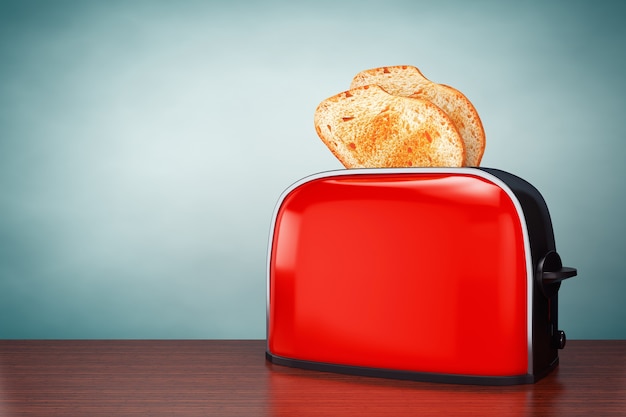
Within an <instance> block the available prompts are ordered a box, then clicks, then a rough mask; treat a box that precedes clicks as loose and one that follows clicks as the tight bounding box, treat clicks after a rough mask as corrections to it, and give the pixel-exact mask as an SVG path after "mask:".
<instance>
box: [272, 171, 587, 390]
mask: <svg viewBox="0 0 626 417" xmlns="http://www.w3.org/2000/svg"><path fill="white" fill-rule="evenodd" d="M269 240H270V241H269V244H268V262H267V350H266V359H267V360H268V361H269V362H271V363H274V364H277V365H283V366H291V367H299V368H305V369H312V370H317V371H326V372H339V373H348V374H355V375H364V376H372V377H384V378H397V379H409V380H417V381H430V382H448V383H460V384H480V385H512V384H528V383H534V382H536V381H538V380H539V379H540V378H542V377H544V376H545V375H547V374H548V373H549V372H550V371H551V370H553V369H554V368H555V367H556V366H557V365H558V361H559V357H558V350H559V349H562V348H563V347H564V346H565V342H566V337H565V333H564V332H563V331H562V330H560V329H559V326H558V291H559V288H560V285H561V282H562V281H563V280H564V279H567V278H570V277H573V276H575V275H576V274H577V271H576V269H575V268H571V267H564V266H563V264H562V262H561V258H560V256H559V254H558V253H557V251H556V246H555V239H554V234H553V230H552V223H551V219H550V214H549V212H548V208H547V206H546V203H545V201H544V199H543V197H542V196H541V194H540V193H539V191H537V189H536V188H535V187H533V186H532V185H531V184H530V183H528V182H527V181H525V180H523V179H521V178H519V177H518V176H515V175H513V174H510V173H508V172H505V171H502V170H498V169H491V168H482V167H480V168H374V169H348V170H338V171H329V172H323V173H318V174H315V175H311V176H309V177H307V178H304V179H302V180H300V181H298V182H296V183H295V184H293V185H292V186H291V187H289V188H288V189H287V190H285V191H284V192H283V194H282V195H281V196H280V198H279V201H278V203H277V204H276V208H275V210H274V214H273V216H272V224H271V230H270V239H269Z"/></svg>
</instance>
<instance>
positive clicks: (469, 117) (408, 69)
mask: <svg viewBox="0 0 626 417" xmlns="http://www.w3.org/2000/svg"><path fill="white" fill-rule="evenodd" d="M370 84H376V85H378V86H380V87H382V88H383V89H384V90H385V91H387V92H388V93H389V94H393V95H396V96H402V97H414V98H420V99H424V100H428V101H431V102H432V103H434V104H436V105H437V106H439V107H440V108H441V109H442V110H443V111H444V112H446V114H447V115H448V116H449V117H450V119H451V120H452V122H453V123H454V125H455V126H456V128H457V130H458V131H459V133H460V134H461V137H462V138H463V142H464V144H465V150H466V152H467V158H466V165H467V166H479V165H480V161H481V159H482V157H483V153H484V152H485V131H484V129H483V125H482V122H481V120H480V117H479V116H478V112H477V111H476V109H475V108H474V106H473V105H472V103H471V102H470V101H469V100H468V99H467V97H465V96H464V95H463V94H462V93H461V92H460V91H458V90H455V89H454V88H452V87H450V86H447V85H444V84H437V83H434V82H432V81H430V80H428V79H427V78H426V77H424V75H423V74H422V73H421V72H420V70H419V69H417V68H416V67H412V66H410V65H401V66H400V65H399V66H391V67H381V68H374V69H370V70H366V71H362V72H360V73H358V74H357V75H356V76H355V77H354V79H353V80H352V84H351V85H350V88H356V87H360V86H364V85H370Z"/></svg>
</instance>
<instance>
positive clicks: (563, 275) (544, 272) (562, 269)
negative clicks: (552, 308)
mask: <svg viewBox="0 0 626 417" xmlns="http://www.w3.org/2000/svg"><path fill="white" fill-rule="evenodd" d="M577 274H578V271H577V270H576V268H570V267H567V266H563V263H562V262H561V257H560V256H559V254H558V253H556V252H555V251H549V252H548V253H547V254H546V256H544V257H543V258H542V259H541V260H540V261H539V265H538V266H537V275H536V277H537V278H536V279H537V284H539V288H541V290H542V292H543V293H544V295H545V296H546V297H548V298H550V297H551V296H552V295H554V294H555V293H556V292H557V291H558V290H559V287H560V286H561V281H563V280H564V279H567V278H571V277H575V276H576V275H577Z"/></svg>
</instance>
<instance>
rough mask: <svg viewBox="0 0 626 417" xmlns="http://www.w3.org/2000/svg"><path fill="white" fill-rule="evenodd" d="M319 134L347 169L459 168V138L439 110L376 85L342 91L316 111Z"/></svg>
mask: <svg viewBox="0 0 626 417" xmlns="http://www.w3.org/2000/svg"><path fill="white" fill-rule="evenodd" d="M314 122H315V130H316V131H317V134H318V135H319V137H320V138H321V139H322V141H323V142H324V143H325V144H326V146H327V147H328V148H329V149H330V150H331V152H332V153H333V154H334V155H335V156H336V157H337V158H338V159H339V161H341V163H342V164H343V165H344V166H345V167H346V168H383V167H417V166H420V167H460V166H463V165H464V163H465V148H464V145H463V140H462V139H461V136H460V135H459V132H458V131H457V129H456V127H455V126H454V124H453V123H452V121H451V120H450V118H449V117H448V116H447V115H446V114H445V112H444V111H443V110H441V109H440V108H439V107H437V106H435V105H434V104H432V103H431V102H429V101H427V100H421V99H417V98H409V97H400V96H396V95H392V94H389V93H387V92H386V91H384V90H383V89H382V88H380V87H378V86H376V85H366V86H362V87H357V88H353V89H350V90H348V91H344V92H343V93H340V94H337V95H335V96H332V97H330V98H328V99H326V100H324V101H322V102H321V103H320V104H319V105H318V107H317V109H316V110H315V117H314Z"/></svg>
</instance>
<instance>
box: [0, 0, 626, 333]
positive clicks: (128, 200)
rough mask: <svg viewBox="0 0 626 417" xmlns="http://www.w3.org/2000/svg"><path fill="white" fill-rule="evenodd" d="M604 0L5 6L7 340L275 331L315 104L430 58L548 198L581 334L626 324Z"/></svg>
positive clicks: (612, 65)
mask: <svg viewBox="0 0 626 417" xmlns="http://www.w3.org/2000/svg"><path fill="white" fill-rule="evenodd" d="M622 4H623V3H620V2H602V1H550V2H546V1H523V2H520V1H510V2H505V1H474V2H466V1H460V0H459V1H436V2H435V1H432V2H431V1H429V2H426V1H413V0H412V1H399V0H387V1H384V2H381V1H380V0H376V1H369V0H360V1H354V2H341V1H338V0H333V1H328V0H317V1H309V2H296V1H265V2H252V1H231V2H217V1H216V2H211V1H189V0H183V1H165V0H163V1H156V0H155V1H137V0H135V1H133V0H131V1H117V0H113V1H78V0H77V1H61V0H57V1H33V0H25V1H17V0H16V1H0V338H263V337H265V261H266V251H267V242H268V232H269V227H270V219H271V215H272V211H273V209H274V204H275V202H276V200H277V198H278V196H279V195H280V193H281V192H282V191H283V190H284V189H285V188H286V187H288V186H289V185H290V184H291V183H293V182H295V181H296V180H298V179H300V178H302V177H305V176H307V175H309V174H312V173H316V172H319V171H325V170H331V169H339V168H341V165H340V164H339V162H338V161H337V160H336V159H335V158H334V157H333V156H332V155H331V153H330V152H329V151H328V150H327V149H326V148H325V146H324V145H323V144H322V143H321V141H320V140H319V139H318V138H317V136H316V133H315V130H314V128H313V111H314V109H315V107H316V106H317V104H318V103H319V102H320V101H322V100H323V99H325V98H326V97H328V96H331V95H334V94H336V93H339V92H341V91H344V90H346V89H347V88H348V86H349V84H350V81H351V79H352V76H353V75H354V74H356V73H357V72H359V71H360V70H363V69H367V68H372V67H378V66H383V65H396V64H411V65H415V66H417V67H419V68H420V69H421V70H422V71H423V73H424V74H425V75H426V76H427V77H429V78H430V79H432V80H433V81H436V82H441V83H445V84H450V85H452V86H454V87H456V88H458V89H459V90H461V91H462V92H464V93H465V94H466V95H467V96H468V97H469V98H470V99H471V100H472V101H473V102H474V104H475V106H476V108H477V109H478V111H479V114H480V115H481V117H482V120H483V122H484V126H485V130H486V133H487V141H488V142H487V149H486V153H485V156H484V159H483V163H482V165H483V166H488V167H495V168H500V169H504V170H506V171H510V172H512V173H515V174H517V175H519V176H521V177H523V178H525V179H527V180H528V181H529V182H531V183H532V184H533V185H535V186H536V187H537V188H538V189H539V190H540V191H541V193H542V194H543V195H544V197H545V199H546V201H547V203H548V207H549V208H550V211H551V214H552V218H553V222H554V230H555V235H556V239H557V248H558V250H559V252H560V253H561V255H562V257H563V259H564V261H565V263H566V264H568V265H570V266H575V267H577V268H578V270H579V276H578V277H576V278H574V279H572V280H570V281H568V282H566V283H565V284H564V285H563V287H562V290H561V299H560V300H561V303H560V322H561V323H560V324H561V327H562V328H563V329H565V330H566V331H567V333H568V336H569V338H590V339H611V338H626V308H625V307H624V304H623V298H624V294H626V274H625V272H624V271H625V269H626V267H625V263H624V259H625V258H626V256H625V255H626V253H625V249H626V245H625V238H626V227H625V221H624V212H625V211H624V205H626V187H625V186H624V178H626V168H625V166H626V164H625V158H624V155H625V154H626V135H625V131H626V128H625V124H624V114H625V112H626V100H625V97H626V81H625V78H624V75H623V72H624V68H625V64H626V59H625V57H626V49H625V47H624V46H625V45H626V29H625V26H624V25H623V21H624V19H625V18H626V13H625V11H624V7H623V6H622Z"/></svg>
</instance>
